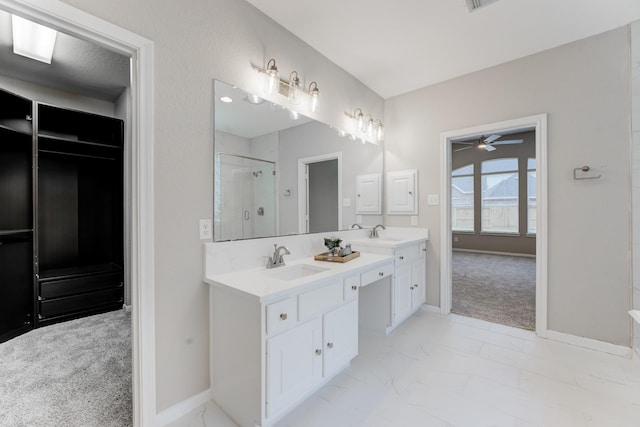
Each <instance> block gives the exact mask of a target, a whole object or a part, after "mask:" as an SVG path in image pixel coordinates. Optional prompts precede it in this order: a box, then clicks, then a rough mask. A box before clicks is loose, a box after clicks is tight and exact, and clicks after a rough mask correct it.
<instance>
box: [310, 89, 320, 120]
mask: <svg viewBox="0 0 640 427" xmlns="http://www.w3.org/2000/svg"><path fill="white" fill-rule="evenodd" d="M309 96H311V105H310V106H309V108H310V109H311V112H312V113H315V112H316V111H318V102H319V98H320V90H319V89H318V83H316V82H311V83H309Z"/></svg>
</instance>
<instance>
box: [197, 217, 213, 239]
mask: <svg viewBox="0 0 640 427" xmlns="http://www.w3.org/2000/svg"><path fill="white" fill-rule="evenodd" d="M211 228H212V223H211V220H210V219H201V220H200V240H209V239H211V238H213V230H211Z"/></svg>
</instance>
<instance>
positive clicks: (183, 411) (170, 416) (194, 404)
mask: <svg viewBox="0 0 640 427" xmlns="http://www.w3.org/2000/svg"><path fill="white" fill-rule="evenodd" d="M210 400H211V389H207V390H205V391H203V392H201V393H198V394H196V395H195V396H191V397H190V398H188V399H185V400H183V401H182V402H178V403H176V404H175V405H173V406H170V407H168V408H167V409H165V410H163V411H162V412H159V413H158V415H157V416H156V422H155V424H154V425H155V426H156V427H163V426H166V425H167V424H169V423H171V422H173V421H175V420H177V419H179V418H182V417H184V416H185V415H187V414H189V413H190V412H192V411H193V410H195V409H197V408H199V407H200V406H204V405H205V404H206V403H207V402H209V401H210Z"/></svg>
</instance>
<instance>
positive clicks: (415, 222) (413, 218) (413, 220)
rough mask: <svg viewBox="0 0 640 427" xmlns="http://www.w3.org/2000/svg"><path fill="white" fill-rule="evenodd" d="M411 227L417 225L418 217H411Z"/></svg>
mask: <svg viewBox="0 0 640 427" xmlns="http://www.w3.org/2000/svg"><path fill="white" fill-rule="evenodd" d="M411 225H418V217H417V216H415V215H413V216H412V217H411Z"/></svg>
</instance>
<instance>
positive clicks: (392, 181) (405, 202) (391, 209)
mask: <svg viewBox="0 0 640 427" xmlns="http://www.w3.org/2000/svg"><path fill="white" fill-rule="evenodd" d="M387 213H388V214H392V215H393V214H404V215H416V214H417V213H418V171H417V170H408V171H399V172H389V173H388V174H387Z"/></svg>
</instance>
